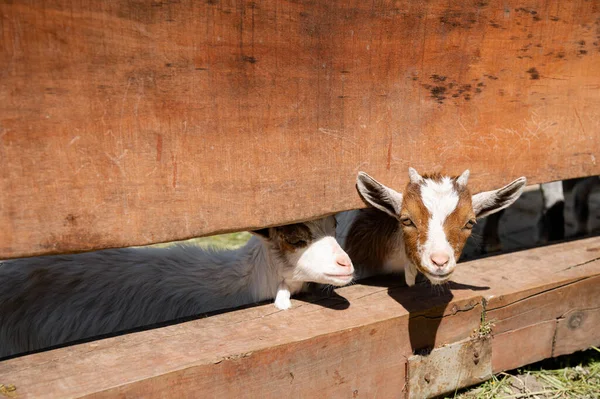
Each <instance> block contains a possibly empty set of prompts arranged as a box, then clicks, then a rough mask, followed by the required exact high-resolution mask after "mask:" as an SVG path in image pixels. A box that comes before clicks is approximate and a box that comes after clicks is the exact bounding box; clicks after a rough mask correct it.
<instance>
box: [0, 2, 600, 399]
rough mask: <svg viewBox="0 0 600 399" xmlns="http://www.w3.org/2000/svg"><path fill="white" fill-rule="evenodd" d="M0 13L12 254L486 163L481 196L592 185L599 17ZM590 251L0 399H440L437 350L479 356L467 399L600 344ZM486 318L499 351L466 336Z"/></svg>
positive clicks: (7, 248) (84, 365)
mask: <svg viewBox="0 0 600 399" xmlns="http://www.w3.org/2000/svg"><path fill="white" fill-rule="evenodd" d="M0 21H1V23H0V31H1V33H2V36H1V38H0V223H1V225H2V229H0V258H11V257H19V256H31V255H40V254H50V253H65V252H75V251H85V250H92V249H99V248H108V247H122V246H129V245H141V244H149V243H156V242H163V241H171V240H177V239H184V238H189V237H192V236H199V235H208V234H213V233H219V232H226V231H235V230H244V229H250V228H256V227H263V226H269V225H278V224H285V223H289V222H294V221H299V220H307V219H311V218H315V217H319V216H322V215H326V214H331V213H334V212H338V211H341V210H346V209H352V208H358V207H360V206H363V204H362V203H361V201H360V200H359V198H358V196H357V194H356V191H355V189H354V181H355V178H356V173H357V172H358V171H359V170H364V171H366V172H368V173H370V174H371V175H373V176H375V177H376V178H378V179H380V180H381V181H384V182H386V184H388V185H390V186H392V187H397V188H401V187H403V185H404V184H405V183H406V180H407V173H406V169H407V167H408V166H413V167H415V168H417V169H418V170H420V171H428V172H430V171H438V170H444V171H447V172H449V173H460V172H462V170H464V169H466V168H469V169H471V171H472V178H471V185H472V187H473V189H474V190H475V191H478V190H483V189H490V188H492V187H496V186H499V185H501V184H503V183H505V182H508V181H509V180H511V179H512V178H515V177H518V176H521V175H526V176H527V177H528V179H529V182H530V183H538V182H544V181H550V180H557V179H564V178H570V177H577V176H589V175H595V174H600V134H599V128H600V68H599V67H598V65H600V45H599V42H600V2H599V1H597V0H591V1H586V0H574V1H569V2H561V1H559V0H545V1H544V0H525V1H516V0H507V1H502V2H500V1H494V0H490V1H487V0H483V1H482V0H466V1H463V0H430V1H422V2H415V1H409V0H401V1H391V0H390V1H386V0H383V1H373V2H365V1H358V0H354V1H342V0H331V1H310V0H308V1H291V0H290V1H284V0H266V1H221V0H206V1H202V2H200V1H193V0H181V1H178V0H172V1H158V0H157V1H135V0H129V1H126V0H117V1H111V2H104V1H92V0H80V1H69V0H56V1H52V2H49V1H42V0H37V1H36V0H32V1H15V2H3V3H2V4H0ZM598 248H600V241H599V240H598V239H597V238H593V239H588V240H585V241H580V242H574V243H568V244H561V245H558V246H554V247H548V248H543V249H535V250H530V251H525V252H521V253H515V254H511V255H505V256H500V257H494V258H489V259H485V260H480V261H475V262H471V263H467V264H465V265H464V266H463V267H461V268H459V273H458V276H457V277H456V280H457V281H460V284H458V283H457V285H455V286H454V287H453V288H454V289H453V290H452V293H451V294H448V296H443V297H431V296H430V295H429V291H425V290H423V291H420V289H416V290H410V291H407V290H406V289H405V288H403V287H395V286H393V285H392V286H390V287H387V288H382V286H381V285H379V286H368V285H357V286H352V287H346V288H343V289H340V290H337V292H338V294H339V295H340V296H342V297H344V298H345V300H342V299H337V300H335V299H332V300H328V301H325V302H323V301H321V302H320V303H318V304H305V305H302V306H297V308H296V309H294V310H292V311H288V312H274V311H273V308H272V307H271V306H267V307H255V308H251V309H246V310H241V311H236V312H232V313H228V314H224V315H219V316H215V317H210V318H207V319H203V320H196V321H192V322H187V323H183V324H178V325H174V326H170V327H165V328H161V329H156V330H152V331H146V332H140V333H135V334H130V335H126V336H122V337H116V338H110V339H106V340H101V341H96V342H92V343H86V344H81V345H78V346H74V347H69V348H64V349H59V350H55V351H50V352H45V353H40V354H35V355H31V356H26V357H22V358H18V359H13V360H9V361H5V362H2V363H0V383H4V384H8V383H14V384H15V385H16V386H17V392H18V393H19V395H20V396H19V397H21V396H23V397H26V396H30V397H42V396H50V397H80V396H89V397H92V396H93V397H113V396H116V395H121V396H123V397H139V396H162V397H167V396H172V397H194V396H196V394H198V393H200V392H201V393H202V395H203V396H206V397H211V396H213V397H223V395H227V396H242V397H244V396H254V394H257V393H259V392H260V394H261V396H264V397H275V396H278V397H280V396H281V395H282V394H285V395H291V396H293V397H308V396H310V395H312V394H315V395H316V394H319V396H326V397H334V396H335V397H338V396H339V397H374V396H376V395H377V396H380V397H397V396H402V395H407V396H412V397H422V396H420V395H425V396H427V395H429V394H433V393H435V392H441V391H443V389H442V388H438V387H437V386H438V385H444V384H443V381H441V382H440V381H438V383H439V384H438V385H436V384H435V383H434V382H432V381H434V380H435V377H434V376H432V375H425V376H421V375H419V370H423V367H419V366H418V365H419V364H423V362H426V359H425V358H420V357H414V356H412V353H413V349H414V348H415V347H417V346H420V345H421V344H423V343H430V344H432V345H431V346H435V347H437V348H440V350H441V348H442V346H443V345H444V344H456V343H458V344H456V345H458V348H459V352H460V351H461V350H462V351H463V352H461V353H462V354H463V355H464V356H462V355H461V356H452V359H453V361H456V362H458V363H457V364H458V365H459V366H460V365H461V364H463V363H464V362H473V363H478V364H481V366H480V368H479V369H477V373H478V374H477V375H465V376H458V377H456V381H455V382H454V383H453V384H454V385H452V386H453V387H454V386H462V385H465V384H468V383H472V382H473V381H476V380H478V379H484V378H486V377H487V376H489V373H491V372H496V371H500V370H504V369H510V368H514V367H517V366H520V365H522V364H526V363H529V362H533V361H536V360H540V359H543V358H545V357H549V356H554V355H558V354H563V353H570V352H573V351H575V350H579V349H583V348H585V347H587V346H589V345H591V344H597V343H599V342H600V333H599V332H598V329H597V328H596V327H595V326H597V325H598V322H600V313H599V311H598V309H599V308H600V299H598V298H600V295H598V287H599V285H598V279H599V278H600V277H599V276H600V261H599V259H598ZM481 270H486V272H485V273H482V272H481ZM481 287H485V289H480V288H481ZM340 307H347V308H348V309H345V310H341V309H340ZM484 310H485V312H487V314H488V315H490V316H493V317H494V318H495V319H496V320H498V321H497V323H496V327H495V329H494V334H493V337H489V336H486V337H483V338H477V339H476V340H472V339H470V336H471V334H472V332H473V330H477V329H478V326H479V325H480V322H481V315H482V312H483V311H484ZM232 326H234V327H232ZM532 337H535V339H536V340H535V342H534V341H533V340H532ZM417 343H418V345H417ZM0 344H1V343H0ZM450 347H452V345H450ZM525 347H526V348H527V350H523V348H525ZM465 348H466V349H465ZM473 348H475V349H473ZM465 351H466V352H465ZM469 351H471V352H469ZM514 351H519V353H520V356H518V357H513V356H511V355H510V354H511V353H514ZM434 352H435V353H432V355H431V356H438V355H439V356H444V354H443V353H441V354H440V353H438V352H436V350H434ZM475 352H476V353H477V354H478V356H477V357H476V358H479V359H482V360H481V361H479V360H477V362H475V361H474V360H473V359H474V356H475V355H474V353H475ZM465 353H466V354H467V355H465ZM431 359H435V357H432V358H431ZM461 362H463V363H461ZM465 364H466V363H465ZM428 367H431V366H428ZM456 367H458V366H456ZM461 367H462V366H461ZM465 367H466V366H465ZM466 369H469V370H472V366H471V368H465V370H466ZM436 375H438V374H436ZM423 381H425V382H423ZM433 386H435V388H431V387H433ZM428 387H429V388H428ZM446 388H448V386H447V387H446ZM428 389H429V390H428Z"/></svg>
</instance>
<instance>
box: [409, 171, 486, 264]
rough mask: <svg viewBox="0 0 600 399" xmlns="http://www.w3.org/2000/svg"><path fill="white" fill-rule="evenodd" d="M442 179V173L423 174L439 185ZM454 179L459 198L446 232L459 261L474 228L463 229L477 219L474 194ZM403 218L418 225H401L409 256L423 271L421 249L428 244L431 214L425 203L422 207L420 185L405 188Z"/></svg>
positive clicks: (445, 226)
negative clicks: (470, 221) (471, 220)
mask: <svg viewBox="0 0 600 399" xmlns="http://www.w3.org/2000/svg"><path fill="white" fill-rule="evenodd" d="M443 177H444V175H442V174H440V173H433V174H429V175H423V179H430V180H433V181H437V182H440V181H441V180H442V179H443ZM452 179H453V181H454V189H455V190H456V192H457V193H458V198H459V199H458V204H457V205H456V209H455V210H454V212H452V213H451V214H450V215H449V216H448V217H447V218H446V220H445V221H444V232H445V233H446V238H447V239H448V242H449V243H450V245H451V246H452V248H453V249H454V256H455V258H456V259H457V260H458V258H459V257H460V255H461V253H462V250H463V248H464V246H465V244H466V242H467V239H468V238H469V236H470V235H471V229H464V226H465V224H466V223H467V222H468V221H469V220H470V219H474V218H475V215H474V214H473V206H472V203H471V194H470V192H469V190H468V188H466V187H461V186H459V185H458V184H457V183H456V179H458V177H457V176H453V177H452ZM400 215H401V216H400V218H402V217H408V218H410V219H411V220H412V221H413V223H414V224H415V226H404V225H402V223H400V225H401V227H402V231H403V234H404V242H405V250H406V255H407V256H408V257H409V258H410V260H411V261H412V262H413V263H414V264H415V266H416V267H417V269H419V271H421V272H423V270H422V268H421V260H420V256H419V254H418V248H419V247H420V246H423V245H425V242H426V241H427V233H428V231H429V219H430V218H431V214H430V213H429V210H428V209H427V208H426V207H425V204H423V200H422V199H421V186H420V185H419V184H415V183H409V184H408V185H407V186H406V189H405V191H404V199H403V201H402V211H401V214H400Z"/></svg>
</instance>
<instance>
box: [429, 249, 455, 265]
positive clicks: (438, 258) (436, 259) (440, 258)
mask: <svg viewBox="0 0 600 399" xmlns="http://www.w3.org/2000/svg"><path fill="white" fill-rule="evenodd" d="M430 259H431V261H432V262H433V264H435V265H436V266H437V267H444V266H446V264H448V261H449V260H450V257H449V256H448V254H445V253H443V252H434V253H432V254H431V257H430Z"/></svg>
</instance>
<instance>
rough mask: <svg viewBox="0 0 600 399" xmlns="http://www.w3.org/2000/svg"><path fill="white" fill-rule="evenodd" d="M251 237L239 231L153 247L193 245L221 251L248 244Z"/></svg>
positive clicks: (245, 232)
mask: <svg viewBox="0 0 600 399" xmlns="http://www.w3.org/2000/svg"><path fill="white" fill-rule="evenodd" d="M251 236H252V235H251V234H250V233H248V232H247V231H240V232H238V233H229V234H218V235H214V236H209V237H198V238H191V239H189V240H185V241H174V242H166V243H162V244H155V245H154V246H156V247H163V248H164V247H169V246H171V245H173V244H193V245H198V246H200V247H203V248H206V247H214V248H222V249H235V248H239V247H241V246H242V245H244V244H246V242H248V240H249V239H250V237H251Z"/></svg>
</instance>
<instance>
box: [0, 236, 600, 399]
mask: <svg viewBox="0 0 600 399" xmlns="http://www.w3.org/2000/svg"><path fill="white" fill-rule="evenodd" d="M599 254H600V237H596V238H590V239H585V240H581V241H575V242H569V243H563V244H558V245H553V246H548V247H544V248H536V249H531V250H527V251H522V252H516V253H512V254H507V255H501V256H497V257H491V258H486V259H481V260H477V261H472V262H466V263H462V264H460V265H459V267H458V270H457V272H456V273H457V274H456V277H455V278H454V280H455V281H454V282H453V283H451V284H450V288H451V290H449V291H447V292H445V293H440V292H439V291H436V290H432V289H431V288H429V287H427V286H423V285H421V286H419V285H418V286H416V287H414V288H407V287H405V286H403V285H402V283H401V278H398V277H389V276H387V277H381V278H378V279H373V280H367V281H366V282H365V283H364V284H359V285H354V286H350V287H345V288H341V289H337V290H336V293H337V295H336V296H334V297H332V298H320V299H315V298H313V299H312V300H310V301H309V300H308V299H307V298H304V299H300V300H294V301H293V305H294V307H293V308H292V309H291V310H289V311H276V310H275V308H274V307H273V306H272V305H271V304H268V305H263V306H257V307H253V308H248V309H243V310H239V311H234V312H230V313H226V314H220V315H217V316H212V317H208V318H203V319H198V320H194V321H189V322H185V323H181V324H176V325H171V326H168V327H163V328H158V329H154V330H148V331H143V332H137V333H133V334H129V335H124V336H119V337H113V338H108V339H104V340H99V341H93V342H89V343H84V344H80V345H76V346H72V347H66V348H62V349H56V350H52V351H48V352H42V353H38V354H33V355H29V356H25V357H21V358H15V359H11V360H7V361H4V362H0V383H2V384H5V385H8V384H14V385H15V386H16V388H17V393H18V394H19V397H20V398H26V397H35V398H40V397H95V398H97V397H115V396H120V395H121V396H125V397H159V396H162V397H164V396H170V397H185V396H189V394H190V392H202V395H203V396H206V397H235V396H244V395H246V394H247V393H248V392H253V394H255V395H256V396H261V397H280V396H282V395H291V396H299V397H310V396H312V395H318V396H320V397H375V396H381V397H399V396H409V395H410V393H411V389H415V390H416V389H417V386H418V387H419V389H423V391H420V392H428V394H434V393H435V392H432V391H431V390H427V387H426V384H432V386H433V385H435V384H439V386H440V387H444V388H443V389H446V390H448V389H450V390H454V389H455V388H458V386H455V385H456V384H457V383H458V384H460V383H461V381H462V382H463V383H467V381H468V382H473V381H475V380H476V379H477V378H481V376H482V375H489V370H492V371H494V372H498V371H501V370H506V369H510V368H514V367H518V366H520V365H523V364H526V363H530V362H534V361H538V360H541V359H543V358H546V357H549V356H556V355H560V354H564V353H570V352H573V351H576V350H581V349H585V348H587V347H589V346H590V345H597V344H599V343H600V330H598V328H597V325H598V324H597V323H598V309H600V284H599V282H600V255H599ZM482 312H485V315H486V320H487V321H489V322H492V323H493V327H492V330H493V334H492V336H491V356H489V345H488V344H486V347H487V348H488V349H486V352H485V353H486V355H485V356H484V355H483V353H482V354H481V355H480V357H478V358H477V359H478V360H477V361H474V359H473V356H474V354H471V355H470V356H471V357H470V358H469V357H465V359H467V360H468V359H470V361H472V363H473V364H475V365H478V366H479V367H480V370H482V371H479V372H476V370H475V371H473V370H465V373H464V374H461V375H462V376H463V377H468V378H463V379H459V378H455V379H453V381H456V382H454V384H455V385H447V384H440V383H439V381H437V382H436V381H434V378H435V376H433V377H432V376H431V374H428V373H426V372H424V370H423V369H422V368H421V369H419V367H426V366H419V364H421V365H427V361H426V360H425V361H421V360H419V361H417V362H413V364H412V365H411V366H410V376H412V379H413V380H414V381H416V382H410V383H409V381H412V380H411V379H409V378H408V376H407V374H406V370H407V361H408V359H409V358H411V356H412V355H413V353H414V352H415V351H416V352H418V353H423V351H424V350H425V349H427V348H442V347H445V345H447V344H456V343H458V344H461V345H462V343H464V345H465V348H466V349H468V350H471V349H472V348H479V347H480V345H479V344H477V343H473V342H475V341H473V342H472V341H470V338H471V337H473V336H478V335H479V333H480V332H485V331H480V326H481V317H482ZM489 338H490V337H489V336H486V337H484V339H489ZM458 349H461V348H460V347H459V348H458ZM436 350H437V349H436ZM469 353H470V352H469ZM469 353H467V354H469ZM508 354H510V356H509V355H508ZM436 356H438V355H437V354H436ZM478 356H479V355H478ZM411 361H412V360H411ZM479 361H485V362H491V364H484V365H480V364H478V363H477V362H479ZM460 364H463V363H460ZM485 370H487V371H485ZM469 372H472V375H471V374H469ZM425 378H427V379H428V380H429V382H427V381H421V379H425ZM411 383H412V384H413V386H411ZM436 386H437V385H436ZM436 389H438V388H436ZM439 389H442V388H439ZM415 392H417V391H415ZM438 393H442V392H438ZM415 395H416V394H414V392H413V395H412V397H417V396H418V395H416V396H415Z"/></svg>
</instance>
